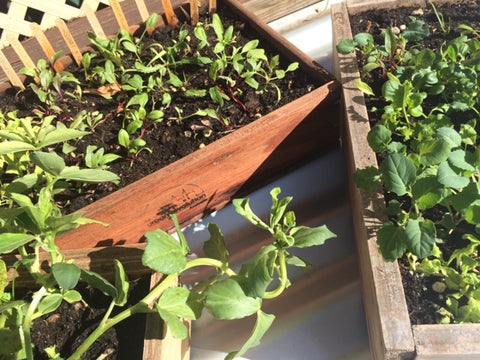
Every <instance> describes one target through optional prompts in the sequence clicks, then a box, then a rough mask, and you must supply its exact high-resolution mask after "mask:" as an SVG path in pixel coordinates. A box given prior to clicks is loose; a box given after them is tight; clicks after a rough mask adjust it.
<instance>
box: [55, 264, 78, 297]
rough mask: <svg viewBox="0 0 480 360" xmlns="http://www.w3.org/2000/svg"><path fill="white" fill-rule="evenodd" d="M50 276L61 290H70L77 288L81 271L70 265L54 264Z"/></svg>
mask: <svg viewBox="0 0 480 360" xmlns="http://www.w3.org/2000/svg"><path fill="white" fill-rule="evenodd" d="M52 274H53V277H54V278H55V280H56V281H57V283H58V285H60V287H61V288H63V289H65V290H70V289H73V288H74V287H75V286H77V283H78V280H80V275H81V269H80V268H79V267H78V266H77V265H75V264H72V263H55V264H53V265H52Z"/></svg>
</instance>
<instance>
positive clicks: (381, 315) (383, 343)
mask: <svg viewBox="0 0 480 360" xmlns="http://www.w3.org/2000/svg"><path fill="white" fill-rule="evenodd" d="M435 3H436V4H439V3H441V2H435ZM400 6H402V7H406V6H417V7H426V6H427V3H426V2H424V1H389V2H382V3H377V2H369V1H357V2H354V1H352V2H350V1H349V2H347V3H344V2H342V3H340V4H335V5H333V6H332V21H333V24H334V40H333V41H334V44H338V43H339V42H340V41H341V40H342V39H345V38H350V39H351V38H353V37H352V31H351V26H350V16H352V15H355V14H359V13H362V12H364V11H367V10H372V9H375V10H376V11H381V10H384V9H394V8H396V7H400ZM445 20H446V21H448V19H445ZM398 26H400V24H398ZM334 53H335V55H334V66H335V71H334V73H335V74H336V76H337V78H338V79H339V81H340V82H341V84H342V88H343V102H344V104H343V112H344V114H343V118H344V134H343V135H342V138H343V141H342V144H343V146H344V149H345V154H346V158H347V162H348V171H349V174H350V178H351V179H352V178H353V174H354V173H355V172H356V170H357V169H359V168H367V167H369V166H374V167H376V168H378V165H377V158H376V154H375V153H374V152H373V150H372V149H371V148H370V146H369V144H368V143H367V134H368V133H369V131H370V119H369V116H368V111H367V107H366V105H365V98H364V94H363V92H362V91H360V90H359V89H358V87H357V85H356V82H357V81H358V80H360V73H359V70H358V65H357V58H356V56H355V55H354V54H349V55H340V54H337V53H336V51H335V49H334ZM350 196H351V203H352V213H353V218H354V230H355V237H356V243H357V249H358V253H359V266H360V269H361V277H362V288H363V296H364V301H365V311H366V317H367V325H368V331H369V335H370V343H371V350H372V355H373V357H374V358H375V359H414V358H415V359H473V358H476V357H478V356H480V347H479V345H478V341H476V338H477V337H478V336H479V334H480V325H477V324H438V325H437V324H412V323H411V321H410V316H409V311H408V308H407V303H406V300H405V295H404V288H403V285H402V277H401V274H400V270H399V266H398V263H397V262H385V261H384V259H383V257H382V255H381V254H380V253H379V250H378V244H377V236H376V233H377V231H378V229H379V228H380V227H381V226H382V224H384V223H385V222H386V221H387V220H388V218H387V216H386V211H385V201H384V198H383V194H382V193H379V192H378V191H367V190H361V189H359V188H358V187H357V185H356V184H355V183H354V182H353V180H352V181H351V185H350Z"/></svg>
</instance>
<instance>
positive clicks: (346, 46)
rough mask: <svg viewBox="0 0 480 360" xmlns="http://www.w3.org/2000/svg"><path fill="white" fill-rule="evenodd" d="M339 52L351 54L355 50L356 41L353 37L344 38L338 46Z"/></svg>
mask: <svg viewBox="0 0 480 360" xmlns="http://www.w3.org/2000/svg"><path fill="white" fill-rule="evenodd" d="M336 48H337V51H338V53H339V54H343V55H346V54H350V53H353V52H354V51H355V41H353V39H342V40H341V41H340V42H339V43H338V44H337V46H336Z"/></svg>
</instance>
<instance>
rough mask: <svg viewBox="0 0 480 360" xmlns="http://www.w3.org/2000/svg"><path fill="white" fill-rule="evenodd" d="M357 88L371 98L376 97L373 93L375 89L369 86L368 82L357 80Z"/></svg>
mask: <svg viewBox="0 0 480 360" xmlns="http://www.w3.org/2000/svg"><path fill="white" fill-rule="evenodd" d="M355 86H356V87H357V88H358V89H359V90H360V91H361V92H363V93H364V94H367V95H370V96H375V93H374V92H373V89H372V88H371V87H370V85H368V84H367V83H366V82H364V81H361V80H357V81H355Z"/></svg>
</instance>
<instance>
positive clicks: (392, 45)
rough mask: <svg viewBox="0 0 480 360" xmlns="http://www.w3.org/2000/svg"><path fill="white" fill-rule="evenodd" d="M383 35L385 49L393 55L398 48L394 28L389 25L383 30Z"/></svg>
mask: <svg viewBox="0 0 480 360" xmlns="http://www.w3.org/2000/svg"><path fill="white" fill-rule="evenodd" d="M383 36H384V38H385V50H386V51H387V53H388V55H389V56H393V55H394V54H395V51H396V50H397V38H396V37H395V34H394V33H393V31H392V28H390V27H388V28H386V29H385V30H383Z"/></svg>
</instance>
